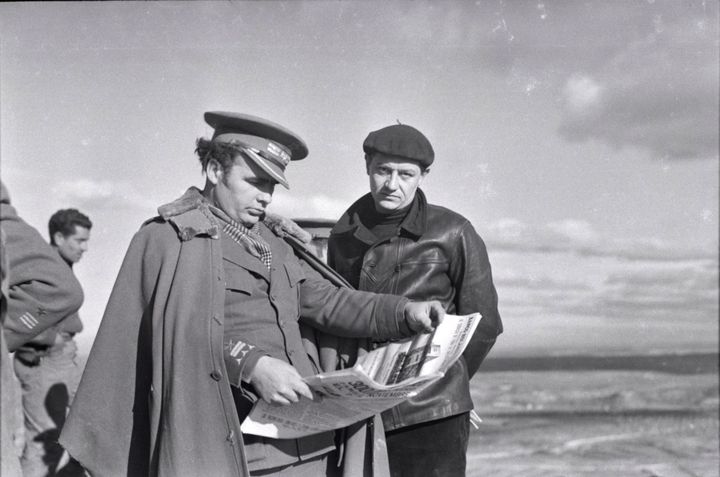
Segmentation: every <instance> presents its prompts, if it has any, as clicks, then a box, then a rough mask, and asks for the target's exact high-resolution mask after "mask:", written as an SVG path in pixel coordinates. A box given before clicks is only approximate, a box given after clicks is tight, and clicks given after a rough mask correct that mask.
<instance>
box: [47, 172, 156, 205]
mask: <svg viewBox="0 0 720 477" xmlns="http://www.w3.org/2000/svg"><path fill="white" fill-rule="evenodd" d="M51 192H52V194H53V195H54V196H55V198H56V200H57V202H58V203H68V204H77V205H78V206H83V205H86V206H87V205H92V206H94V207H111V208H115V207H131V208H140V209H149V210H155V209H156V208H157V206H158V202H157V201H155V200H153V199H152V198H151V195H150V194H148V193H147V192H140V191H138V190H137V189H136V188H135V187H134V186H133V185H132V184H130V183H128V182H123V181H117V182H116V181H107V180H101V181H98V180H93V179H87V178H80V179H73V180H61V181H59V182H58V183H57V184H55V185H54V186H53V188H52V191H51Z"/></svg>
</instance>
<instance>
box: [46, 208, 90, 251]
mask: <svg viewBox="0 0 720 477" xmlns="http://www.w3.org/2000/svg"><path fill="white" fill-rule="evenodd" d="M91 228H92V222H90V219H89V218H88V216H87V215H85V214H83V213H81V212H80V211H78V210H77V209H61V210H58V211H57V212H55V213H54V214H53V215H52V217H50V221H49V222H48V233H49V235H50V244H51V245H52V246H54V247H55V248H57V250H58V252H59V253H60V256H61V257H62V258H63V259H64V260H65V261H66V262H68V263H69V264H73V263H77V262H78V261H79V260H80V258H81V257H82V255H83V253H85V252H87V249H88V240H90V229H91Z"/></svg>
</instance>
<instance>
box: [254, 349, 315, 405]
mask: <svg viewBox="0 0 720 477" xmlns="http://www.w3.org/2000/svg"><path fill="white" fill-rule="evenodd" d="M249 382H250V384H252V385H253V387H254V388H255V391H257V393H258V394H259V395H260V398H262V400H263V401H265V402H267V403H270V404H290V403H293V402H298V401H299V400H300V396H305V397H306V398H308V399H312V398H313V393H312V391H310V388H309V387H308V385H307V384H305V382H304V381H303V380H302V377H301V376H300V374H298V372H297V371H296V370H295V368H293V367H292V366H291V365H289V364H288V363H286V362H285V361H281V360H279V359H277V358H271V357H270V356H263V357H262V358H260V359H259V360H258V362H257V363H256V364H255V369H253V371H252V373H251V374H250V381H249Z"/></svg>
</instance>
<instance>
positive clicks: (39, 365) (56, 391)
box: [14, 209, 92, 477]
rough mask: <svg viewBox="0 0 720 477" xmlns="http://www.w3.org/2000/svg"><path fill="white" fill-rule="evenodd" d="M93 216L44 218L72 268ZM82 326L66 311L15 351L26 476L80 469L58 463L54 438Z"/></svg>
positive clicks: (66, 404) (76, 373)
mask: <svg viewBox="0 0 720 477" xmlns="http://www.w3.org/2000/svg"><path fill="white" fill-rule="evenodd" d="M91 228H92V222H91V221H90V219H89V218H88V217H87V216H86V215H85V214H83V213H81V212H80V211H78V210H77V209H61V210H58V211H57V212H55V213H54V214H53V215H52V216H51V217H50V220H49V222H48V235H49V237H50V246H51V247H52V248H53V249H54V250H55V252H56V253H57V254H58V256H59V257H60V258H61V259H62V260H63V262H65V263H66V264H67V266H68V268H69V269H71V270H72V267H73V265H74V264H76V263H77V262H79V261H80V259H81V258H82V256H83V254H84V253H85V252H87V249H88V241H89V240H90V229H91ZM82 329H83V325H82V321H80V316H79V315H78V313H77V312H75V313H71V314H69V315H68V316H67V317H66V318H64V319H62V320H61V321H60V322H59V323H57V324H56V325H54V326H52V327H50V328H48V329H47V330H45V331H43V332H42V333H40V334H39V335H37V336H36V337H35V338H33V339H32V340H30V341H28V342H27V343H25V344H24V345H22V346H20V347H19V348H18V349H17V350H16V351H15V365H14V366H15V375H16V376H17V377H18V379H19V380H20V383H21V385H22V406H23V414H24V416H25V449H24V450H23V454H22V458H21V463H22V467H23V473H24V475H25V477H44V476H47V475H55V474H56V473H58V472H59V471H60V470H61V468H62V472H63V474H62V475H65V476H71V475H78V476H81V475H83V471H82V469H81V467H80V466H79V464H77V462H75V461H70V462H69V463H67V465H64V464H63V463H61V457H62V455H63V449H62V447H61V446H60V444H58V442H57V440H58V437H59V436H60V431H61V430H62V427H63V424H65V416H67V412H68V410H69V408H70V404H71V403H72V400H73V398H74V397H75V391H76V390H77V387H78V384H80V376H81V375H82V369H81V367H80V365H79V363H78V361H77V344H76V343H75V340H74V336H75V335H76V334H77V333H80V332H81V331H82Z"/></svg>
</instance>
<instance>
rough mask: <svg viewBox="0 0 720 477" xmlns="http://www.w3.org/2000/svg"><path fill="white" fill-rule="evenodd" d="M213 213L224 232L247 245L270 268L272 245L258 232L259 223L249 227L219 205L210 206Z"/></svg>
mask: <svg viewBox="0 0 720 477" xmlns="http://www.w3.org/2000/svg"><path fill="white" fill-rule="evenodd" d="M210 210H212V212H213V215H215V217H217V218H218V219H220V222H221V225H222V229H223V232H225V233H226V234H228V235H229V236H230V238H232V239H233V240H234V241H235V242H237V243H238V244H240V245H242V246H243V247H245V250H247V251H248V253H250V255H252V256H253V257H256V258H258V259H260V261H261V262H262V263H264V264H265V266H266V267H267V269H268V270H270V266H271V265H272V252H271V251H270V245H268V243H267V242H266V241H265V239H263V238H262V237H261V236H260V234H259V233H258V232H257V225H255V226H254V227H253V228H251V229H249V228H247V227H245V226H244V225H242V224H241V223H238V222H235V221H234V220H233V219H231V218H230V217H229V216H228V215H227V214H226V213H225V212H223V211H222V210H220V209H218V208H217V207H214V206H210Z"/></svg>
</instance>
